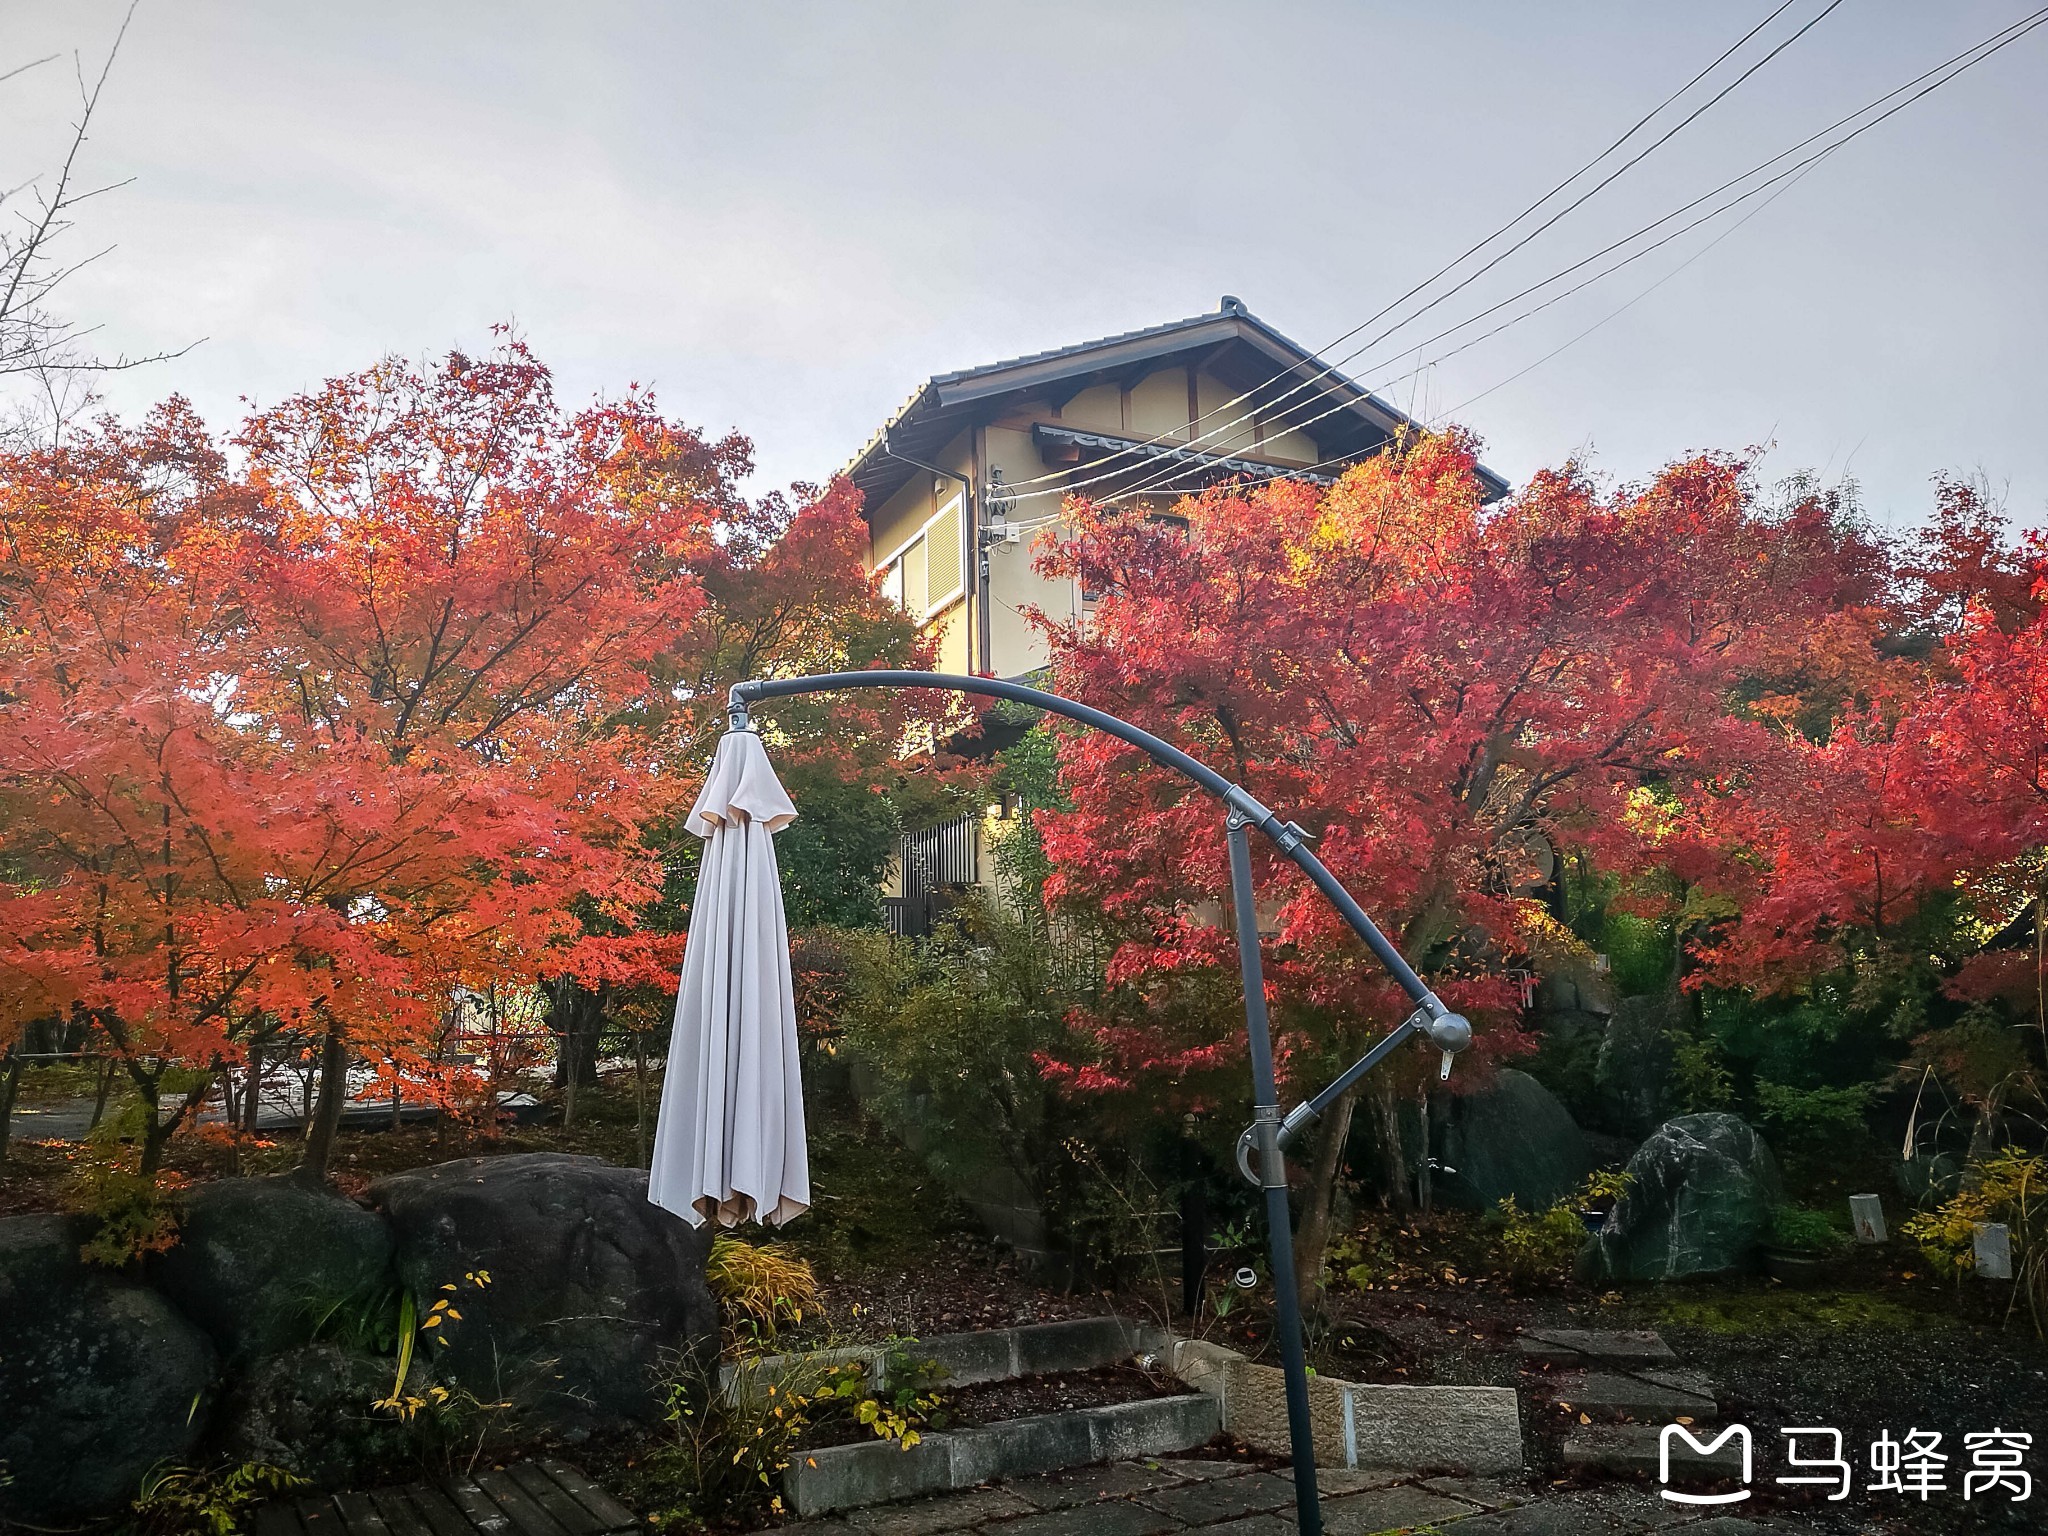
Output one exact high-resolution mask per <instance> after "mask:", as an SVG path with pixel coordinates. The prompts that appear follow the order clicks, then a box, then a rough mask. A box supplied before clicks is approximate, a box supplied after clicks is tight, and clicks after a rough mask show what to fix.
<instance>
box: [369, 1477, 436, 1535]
mask: <svg viewBox="0 0 2048 1536" xmlns="http://www.w3.org/2000/svg"><path fill="white" fill-rule="evenodd" d="M369 1500H370V1502H371V1503H372V1504H374V1505H376V1506H377V1513H378V1514H379V1515H380V1516H381V1517H382V1518H383V1521H384V1529H385V1530H387V1531H389V1532H390V1533H391V1536H434V1533H433V1532H432V1531H431V1530H429V1529H428V1528H427V1522H426V1521H424V1520H422V1519H421V1518H420V1514H419V1511H418V1510H416V1509H414V1508H413V1507H412V1501H411V1500H410V1499H408V1498H407V1497H406V1496H405V1490H404V1489H403V1488H372V1489H371V1490H370V1492H369Z"/></svg>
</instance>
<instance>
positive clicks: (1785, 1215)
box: [1770, 1205, 1849, 1253]
mask: <svg viewBox="0 0 2048 1536" xmlns="http://www.w3.org/2000/svg"><path fill="white" fill-rule="evenodd" d="M1770 1241H1771V1244H1772V1246H1774V1247H1777V1248H1789V1249H1792V1250H1794V1251H1796V1252H1800V1253H1837V1252H1839V1251H1840V1250H1841V1249H1843V1248H1844V1247H1846V1246H1847V1245H1848V1242H1849V1235H1848V1234H1847V1233H1846V1232H1844V1231H1843V1230H1842V1229H1841V1228H1840V1227H1838V1226H1837V1225H1835V1222H1834V1220H1833V1218H1832V1217H1830V1216H1829V1215H1828V1213H1827V1212H1826V1211H1817V1210H1815V1209H1814V1208H1813V1207H1812V1206H1809V1205H1781V1206H1778V1207H1776V1208H1775V1209H1773V1210H1772V1212H1771V1226H1770Z"/></svg>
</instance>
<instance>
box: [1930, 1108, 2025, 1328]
mask: <svg viewBox="0 0 2048 1536" xmlns="http://www.w3.org/2000/svg"><path fill="white" fill-rule="evenodd" d="M1972 1173H1973V1175H1974V1180H1973V1182H1971V1183H1970V1185H1969V1187H1967V1188H1965V1189H1963V1190H1962V1191H1961V1192H1960V1193H1958V1194H1957V1195H1956V1196H1955V1197H1954V1198H1953V1199H1951V1200H1948V1201H1946V1202H1944V1203H1943V1204H1942V1205H1940V1206H1938V1207H1936V1208H1935V1209H1934V1210H1931V1211H1926V1212H1923V1213H1921V1214H1920V1215H1918V1216H1914V1217H1910V1218H1909V1219H1908V1220H1907V1221H1906V1223H1905V1225H1904V1227H1903V1228H1902V1229H1901V1230H1902V1231H1904V1233H1905V1234H1906V1236H1907V1237H1910V1238H1912V1239H1913V1241H1914V1242H1916V1243H1918V1244H1919V1245H1920V1252H1921V1253H1922V1255H1924V1256H1925V1257H1926V1259H1927V1261H1928V1262H1929V1263H1930V1264H1932V1265H1933V1266H1934V1267H1935V1269H1936V1270H1937V1271H1939V1272H1941V1273H1943V1274H1947V1275H1951V1276H1955V1277H1957V1278H1960V1277H1961V1276H1963V1275H1966V1274H1968V1273H1969V1272H1970V1271H1971V1270H1973V1269H1975V1268H1976V1267H1977V1250H1976V1239H1977V1228H1978V1227H1979V1226H1981V1225H1983V1224H1984V1223H1986V1222H2002V1223H2004V1225H2005V1228H2006V1232H2007V1235H2008V1236H2009V1237H2010V1239H2011V1241H2012V1260H2013V1279H2014V1280H2015V1281H2016V1282H2017V1283H2016V1284H2015V1285H2014V1287H2013V1299H2012V1304H2013V1306H2015V1307H2017V1306H2018V1305H2019V1303H2020V1300H2021V1298H2023V1297H2024V1298H2025V1300H2026V1303H2027V1307H2028V1309H2029V1311H2030V1312H2031V1313H2032V1316H2033V1322H2034V1331H2035V1332H2036V1333H2037V1334H2041V1335H2043V1336H2044V1337H2048V1157H2043V1156H2042V1155H2040V1154H2039V1153H2030V1152H2025V1151H2022V1150H2021V1149H2020V1148H2018V1147H2007V1148H2006V1149H2005V1150H2004V1151H2003V1152H2001V1153H1999V1154H1998V1155H1997V1156H1996V1157H1992V1158H1987V1159H1986V1160H1985V1161H1984V1162H1982V1163H1980V1164H1978V1165H1977V1167H1976V1168H1974V1169H1973V1170H1972Z"/></svg>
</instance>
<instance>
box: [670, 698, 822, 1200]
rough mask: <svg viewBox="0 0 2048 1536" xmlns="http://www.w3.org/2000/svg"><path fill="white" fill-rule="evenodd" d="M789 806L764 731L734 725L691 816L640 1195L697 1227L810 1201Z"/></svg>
mask: <svg viewBox="0 0 2048 1536" xmlns="http://www.w3.org/2000/svg"><path fill="white" fill-rule="evenodd" d="M794 820H796V807H795V806H794V805H792V804H791V803H790V799H789V796H788V794H787V793H786V792H785V791H784V790H783V788H782V785H781V783H780V781H778V780H777V779H776V777H775V770H774V769H773V768H771V767H770V766H769V764H768V754H767V752H766V751H765V750H764V749H763V748H762V746H761V738H760V737H758V736H756V735H755V734H754V733H753V732H752V731H743V730H736V731H728V732H726V734H725V736H724V737H723V739H721V740H720V741H719V743H718V751H717V753H716V755H715V756H713V758H712V760H711V775H710V777H709V778H708V779H707V780H706V781H705V784H704V790H703V793H702V794H700V795H698V796H697V804H696V805H695V807H694V808H693V809H692V810H691V812H690V819H689V820H688V821H687V822H686V823H685V825H686V826H687V827H688V828H689V829H690V831H692V832H694V833H695V834H696V835H697V836H699V837H701V838H703V839H704V864H703V868H702V871H701V873H700V874H699V876H698V879H697V900H696V904H695V905H694V907H693V908H692V909H691V912H690V936H689V941H688V945H687V947H686V948H685V949H684V951H683V977H682V985H681V986H680V987H679V988H678V989H677V992H676V1022H675V1033H674V1035H673V1036H672V1038H671V1039H670V1041H669V1050H668V1073H667V1076H666V1079H665V1080H664V1082H663V1084H662V1089H661V1116H660V1119H659V1121H658V1123H657V1124H656V1126H655V1132H654V1163H653V1166H652V1168H651V1169H650V1170H649V1173H648V1177H647V1198H648V1199H650V1200H652V1201H653V1202H654V1203H655V1204H656V1205H659V1206H662V1207H664V1208H666V1209H668V1210H671V1211H674V1212H675V1213H676V1214H677V1215H678V1216H680V1217H682V1218H683V1219H684V1220H685V1221H687V1222H689V1223H690V1224H691V1225H692V1226H698V1227H701V1226H702V1225H703V1224H704V1223H705V1222H706V1221H716V1222H717V1223H718V1224H719V1225H721V1226H727V1227H731V1226H737V1225H738V1224H739V1223H741V1222H743V1221H764V1222H768V1223H770V1224H771V1225H774V1226H780V1225H782V1223H784V1222H786V1221H788V1220H789V1219H790V1218H791V1217H793V1216H800V1215H802V1214H803V1212H805V1211H806V1210H808V1209H810V1204H811V1174H810V1161H809V1158H808V1156H807V1155H806V1152H805V1149H804V1102H803V1087H802V1084H801V1082H800V1081H799V1078H798V1072H797V1050H796V1002H795V995H794V991H793V989H792V987H791V985H790V977H789V926H788V922H787V920H786V919H785V918H784V916H783V911H782V880H781V874H780V871H779V870H778V869H777V867H776V863H775V834H776V833H777V832H779V831H781V830H782V829H783V828H784V827H786V826H788V825H789V824H790V823H791V822H792V821H794Z"/></svg>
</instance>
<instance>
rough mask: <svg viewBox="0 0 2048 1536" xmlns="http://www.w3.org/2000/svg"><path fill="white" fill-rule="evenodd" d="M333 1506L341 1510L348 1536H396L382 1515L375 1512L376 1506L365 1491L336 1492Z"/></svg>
mask: <svg viewBox="0 0 2048 1536" xmlns="http://www.w3.org/2000/svg"><path fill="white" fill-rule="evenodd" d="M334 1507H335V1508H336V1509H337V1510H339V1511H340V1512H341V1518H342V1522H343V1526H344V1528H345V1529H346V1530H347V1532H348V1536H397V1533H396V1532H394V1531H392V1530H391V1529H390V1528H389V1527H388V1526H386V1525H385V1524H384V1517H383V1516H382V1515H380V1514H378V1513H377V1506H376V1504H375V1503H373V1502H372V1501H371V1499H370V1496H369V1495H368V1494H367V1493H337V1494H336V1495H335V1496H334Z"/></svg>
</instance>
